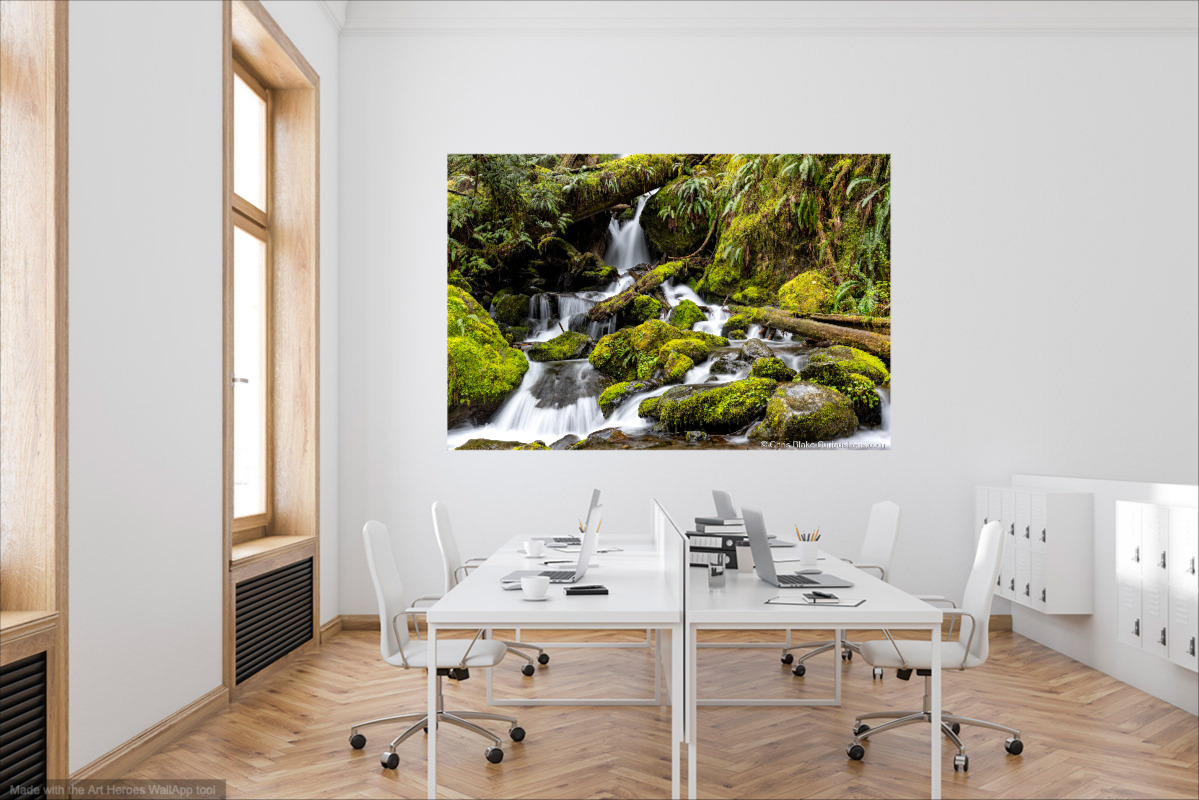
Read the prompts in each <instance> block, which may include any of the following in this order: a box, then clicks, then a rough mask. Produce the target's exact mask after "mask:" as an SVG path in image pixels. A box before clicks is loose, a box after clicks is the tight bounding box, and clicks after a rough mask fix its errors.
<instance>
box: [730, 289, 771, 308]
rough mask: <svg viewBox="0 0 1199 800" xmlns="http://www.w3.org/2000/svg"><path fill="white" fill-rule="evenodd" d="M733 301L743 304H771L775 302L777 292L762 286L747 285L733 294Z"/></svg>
mask: <svg viewBox="0 0 1199 800" xmlns="http://www.w3.org/2000/svg"><path fill="white" fill-rule="evenodd" d="M733 302H734V303H737V304H738V305H742V306H769V305H774V303H775V294H774V292H772V291H770V290H769V289H764V288H762V287H761V286H747V287H746V288H744V289H742V290H741V291H739V292H737V293H736V294H734V295H733Z"/></svg>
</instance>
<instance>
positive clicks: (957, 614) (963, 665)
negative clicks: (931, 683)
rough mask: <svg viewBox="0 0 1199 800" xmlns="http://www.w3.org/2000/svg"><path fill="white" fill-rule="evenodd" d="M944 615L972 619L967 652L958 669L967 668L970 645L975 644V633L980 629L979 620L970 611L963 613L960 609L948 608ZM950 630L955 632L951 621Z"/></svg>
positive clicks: (943, 612) (963, 655)
mask: <svg viewBox="0 0 1199 800" xmlns="http://www.w3.org/2000/svg"><path fill="white" fill-rule="evenodd" d="M941 613H942V614H948V615H949V616H951V617H970V636H969V637H968V638H967V639H966V652H965V653H963V654H962V663H961V665H960V666H959V667H958V669H965V668H966V659H968V658H970V645H971V644H973V643H974V631H976V630H977V629H978V620H976V619H975V618H974V615H973V614H971V613H970V612H969V611H963V610H962V609H960V608H946V609H944V610H943V611H942V612H941ZM949 624H950V630H953V620H950V622H949Z"/></svg>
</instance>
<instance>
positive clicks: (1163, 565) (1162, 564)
mask: <svg viewBox="0 0 1199 800" xmlns="http://www.w3.org/2000/svg"><path fill="white" fill-rule="evenodd" d="M1158 563H1159V565H1160V566H1161V568H1162V569H1165V568H1166V551H1165V550H1163V551H1162V558H1161V561H1160V562H1158Z"/></svg>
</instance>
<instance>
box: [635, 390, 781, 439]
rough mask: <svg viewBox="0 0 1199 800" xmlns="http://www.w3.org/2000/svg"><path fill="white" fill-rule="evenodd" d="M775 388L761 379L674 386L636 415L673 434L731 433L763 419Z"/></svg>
mask: <svg viewBox="0 0 1199 800" xmlns="http://www.w3.org/2000/svg"><path fill="white" fill-rule="evenodd" d="M777 385H778V384H777V383H776V382H775V381H772V380H766V379H764V378H746V379H745V380H740V381H733V382H732V383H720V384H699V385H695V384H688V385H684V386H676V387H674V388H673V389H670V390H668V391H667V392H666V393H665V394H663V395H662V396H661V400H660V402H658V403H657V404H656V406H654V407H652V408H651V409H650V412H651V413H650V414H646V413H645V412H646V409H645V408H644V405H645V404H644V403H643V404H642V408H640V409H638V413H639V414H641V415H642V416H652V417H653V418H655V419H657V420H658V421H659V422H660V423H661V424H662V425H663V426H664V427H665V428H666V429H667V430H669V431H673V432H678V433H682V432H686V431H705V432H707V433H733V432H735V431H738V430H741V429H742V428H744V427H745V426H747V425H749V424H750V423H751V422H753V421H754V420H755V419H757V418H758V417H760V416H762V414H763V412H764V411H765V410H766V404H767V402H768V401H769V400H770V397H771V395H772V394H773V393H774V390H775V387H776V386H777ZM651 399H654V398H651Z"/></svg>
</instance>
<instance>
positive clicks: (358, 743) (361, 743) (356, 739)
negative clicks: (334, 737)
mask: <svg viewBox="0 0 1199 800" xmlns="http://www.w3.org/2000/svg"><path fill="white" fill-rule="evenodd" d="M350 747H352V748H354V749H355V750H361V749H362V748H364V747H366V737H365V736H363V735H362V734H361V733H355V734H353V735H352V736H350Z"/></svg>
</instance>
